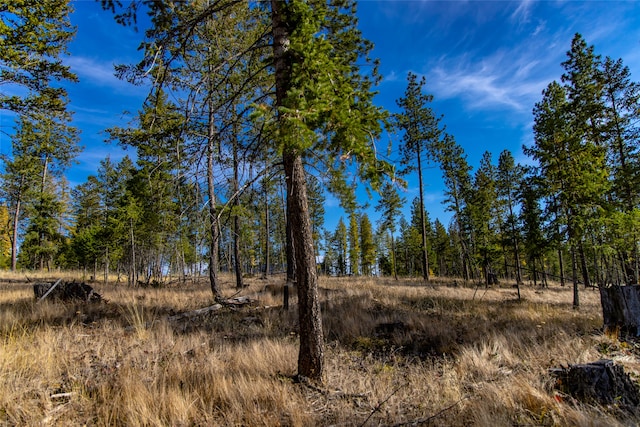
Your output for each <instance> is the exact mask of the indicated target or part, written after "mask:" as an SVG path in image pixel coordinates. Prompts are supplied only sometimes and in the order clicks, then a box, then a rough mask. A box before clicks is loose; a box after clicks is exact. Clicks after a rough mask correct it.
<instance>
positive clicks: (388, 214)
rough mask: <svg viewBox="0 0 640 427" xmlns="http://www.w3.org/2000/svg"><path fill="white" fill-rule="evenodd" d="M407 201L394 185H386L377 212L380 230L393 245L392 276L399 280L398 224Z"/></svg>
mask: <svg viewBox="0 0 640 427" xmlns="http://www.w3.org/2000/svg"><path fill="white" fill-rule="evenodd" d="M404 203H405V199H404V198H403V197H400V194H398V190H397V189H396V188H395V186H394V184H393V183H386V184H384V186H383V187H382V191H381V192H380V200H379V201H378V204H377V205H376V211H378V212H380V220H379V221H380V230H381V231H383V232H386V233H388V236H389V241H390V244H391V247H390V252H391V253H390V255H391V257H390V258H391V274H392V275H393V277H394V278H395V279H396V280H398V271H397V266H396V246H395V237H394V234H395V232H396V223H397V221H398V219H399V216H400V209H401V208H402V207H403V205H404Z"/></svg>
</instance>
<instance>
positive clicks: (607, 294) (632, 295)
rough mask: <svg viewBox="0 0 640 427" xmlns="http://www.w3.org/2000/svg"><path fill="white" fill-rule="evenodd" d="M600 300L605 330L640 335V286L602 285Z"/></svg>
mask: <svg viewBox="0 0 640 427" xmlns="http://www.w3.org/2000/svg"><path fill="white" fill-rule="evenodd" d="M600 302H601V303H602V318H603V321H604V328H605V330H607V331H610V332H613V331H615V332H621V333H623V334H625V335H631V336H634V337H637V336H638V335H640V328H639V327H640V286H638V285H631V286H611V287H607V288H605V287H600Z"/></svg>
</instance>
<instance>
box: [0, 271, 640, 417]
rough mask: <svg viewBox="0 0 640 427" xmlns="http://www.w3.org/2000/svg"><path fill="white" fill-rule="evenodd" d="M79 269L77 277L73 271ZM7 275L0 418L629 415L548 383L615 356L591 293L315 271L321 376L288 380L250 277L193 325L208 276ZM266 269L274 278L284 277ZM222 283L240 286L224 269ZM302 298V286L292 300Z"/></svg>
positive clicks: (277, 321) (271, 310) (291, 334)
mask: <svg viewBox="0 0 640 427" xmlns="http://www.w3.org/2000/svg"><path fill="white" fill-rule="evenodd" d="M76 277H77V276H76ZM3 279H5V280H4V281H2V280H0V424H1V425H83V424H86V425H98V426H103V425H104V426H107V425H109V426H112V425H123V426H166V425H172V426H180V425H185V426H186V425H230V426H239V425H242V426H278V425H286V426H289V425H291V426H311V425H341V426H359V425H368V426H373V425H441V426H449V425H453V426H467V425H477V426H503V425H505V426H507V425H508V426H511V425H593V426H597V425H603V426H604V425H628V424H633V423H637V420H633V418H631V415H629V414H627V413H624V412H622V411H621V410H619V409H617V408H615V407H611V408H603V407H598V406H590V405H585V404H581V403H579V402H576V401H574V400H572V399H571V398H569V397H567V396H561V395H559V394H558V393H557V392H555V391H554V390H553V387H552V386H553V379H552V378H551V376H550V375H549V373H548V369H549V368H552V367H559V366H566V365H568V364H573V363H581V362H589V361H595V360H598V359H600V358H603V357H607V358H613V359H615V360H617V361H618V362H619V363H622V364H623V365H624V366H625V367H626V368H627V369H628V370H630V371H631V372H633V373H635V372H637V370H638V367H640V363H639V360H640V359H639V358H638V353H637V351H636V349H635V348H634V347H632V346H629V345H626V344H624V343H619V342H618V341H617V340H615V338H614V337H610V336H605V335H603V334H602V333H601V332H600V330H601V326H602V318H601V310H600V304H599V296H598V294H597V292H594V291H584V292H583V293H582V295H581V301H582V307H581V309H580V310H573V309H572V308H571V290H570V289H569V288H560V287H559V286H556V285H552V288H550V289H533V288H530V287H525V288H524V289H523V290H522V295H523V297H524V298H523V300H522V301H517V300H516V293H515V290H514V289H512V288H511V287H504V288H499V287H494V288H491V289H484V288H479V289H476V288H474V287H471V286H468V287H466V286H461V283H459V282H458V283H454V282H453V281H448V282H445V281H440V282H438V283H436V284H435V285H433V286H424V285H422V284H421V282H419V281H415V280H406V281H403V280H401V281H394V280H388V279H363V278H361V279H357V278H349V279H346V278H322V279H321V282H320V285H321V288H322V289H321V292H320V295H321V299H322V305H323V317H324V328H325V339H326V343H327V345H326V354H325V356H326V360H325V362H326V369H325V372H326V373H325V380H324V384H323V386H322V387H321V388H318V387H315V386H310V385H305V384H299V383H296V382H294V381H293V380H292V378H293V376H294V374H295V372H296V363H297V335H296V329H297V327H296V324H297V319H296V313H295V304H292V306H291V309H290V310H289V311H288V312H283V311H282V310H281V308H280V307H278V305H279V304H281V301H280V299H281V296H280V295H271V294H269V293H264V292H261V290H262V289H263V288H264V286H265V284H266V283H267V282H265V281H262V280H259V279H250V280H248V281H249V284H250V286H249V288H247V289H246V290H244V291H243V292H242V294H243V295H253V296H255V297H257V298H259V300H260V302H259V304H258V305H257V306H254V307H245V308H243V309H240V310H231V309H222V310H220V311H218V312H215V313H213V314H210V315H207V316H202V317H198V318H195V319H193V320H191V321H190V322H188V323H184V322H171V321H169V320H168V318H169V316H171V315H173V314H176V313H180V312H185V311H190V310H193V309H196V308H200V307H203V306H207V305H209V304H211V303H212V299H211V296H210V293H209V289H208V287H207V285H206V284H205V283H202V284H200V285H194V284H185V285H181V286H174V287H171V288H163V289H132V288H127V287H126V286H124V285H119V286H115V285H113V284H111V285H107V286H104V285H101V284H94V286H95V288H96V290H97V291H98V292H99V293H101V294H102V295H103V297H104V298H106V299H107V300H108V301H109V302H108V303H106V304H93V305H87V304H81V303H77V304H72V303H67V304H63V303H59V302H49V301H43V302H42V303H36V302H35V300H34V299H33V295H32V289H31V286H29V285H28V284H26V283H21V282H19V281H18V279H13V281H12V280H10V279H6V278H3ZM277 281H278V279H276V278H274V279H270V281H269V282H268V283H277ZM223 289H224V293H225V294H226V295H232V294H234V293H235V290H234V289H233V280H232V278H231V277H228V278H223ZM292 302H293V303H294V302H295V298H292Z"/></svg>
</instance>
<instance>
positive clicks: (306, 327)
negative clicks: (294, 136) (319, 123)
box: [271, 0, 324, 381]
mask: <svg viewBox="0 0 640 427" xmlns="http://www.w3.org/2000/svg"><path fill="white" fill-rule="evenodd" d="M283 7H286V3H283V2H280V1H278V0H271V20H272V31H273V56H274V71H275V86H276V106H277V107H280V106H283V105H284V103H285V100H286V95H287V91H288V90H289V88H290V77H291V61H292V59H291V57H290V55H289V54H288V53H287V50H288V46H289V30H290V29H289V28H288V27H287V22H286V20H285V19H286V18H285V16H284V10H283V9H282V8H283ZM278 120H279V121H280V125H281V129H282V128H284V126H283V125H284V120H283V116H282V115H281V114H280V113H279V114H278ZM283 164H284V171H285V176H286V182H287V185H286V187H287V203H286V205H287V225H288V228H289V229H290V230H291V234H290V235H291V238H292V243H294V242H295V244H294V245H293V249H294V251H293V253H294V255H295V263H296V272H295V274H296V280H297V288H298V317H299V323H300V349H299V353H298V375H300V376H303V377H307V378H310V379H312V380H315V381H322V373H323V365H324V342H323V340H324V337H323V333H322V319H321V314H320V302H319V300H318V284H317V273H316V266H315V255H314V253H315V252H314V250H313V234H312V230H311V220H310V218H309V207H308V202H307V188H306V181H305V172H304V166H303V164H302V157H301V155H300V153H299V152H298V151H297V149H296V148H295V146H294V144H293V143H287V144H285V145H284V148H283ZM287 235H288V236H289V233H287ZM287 261H289V260H287Z"/></svg>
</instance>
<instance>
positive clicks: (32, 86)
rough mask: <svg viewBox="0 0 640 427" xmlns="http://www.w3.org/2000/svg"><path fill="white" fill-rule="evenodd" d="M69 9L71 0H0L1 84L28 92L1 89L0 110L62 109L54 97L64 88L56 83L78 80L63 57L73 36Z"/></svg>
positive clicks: (60, 93)
mask: <svg viewBox="0 0 640 427" xmlns="http://www.w3.org/2000/svg"><path fill="white" fill-rule="evenodd" d="M71 11H72V7H71V5H70V1H68V0H62V1H60V0H41V1H33V0H8V1H7V0H1V1H0V12H1V13H0V44H1V45H2V49H0V70H1V71H0V83H1V85H0V86H4V87H12V86H14V85H15V86H19V87H21V88H23V89H25V90H26V91H11V92H14V93H15V92H22V93H24V95H13V94H4V93H1V92H0V110H2V109H6V110H9V111H13V112H15V113H18V114H23V113H27V112H29V111H33V110H39V111H60V105H59V104H58V103H57V102H56V100H57V99H61V98H64V97H65V94H66V92H65V91H64V89H62V88H60V87H59V86H56V82H61V81H77V77H76V75H75V74H73V73H71V72H70V71H69V67H67V66H65V65H62V61H60V56H61V55H63V54H65V53H67V51H66V46H67V44H68V43H69V42H70V41H71V40H72V39H73V37H74V36H75V28H74V27H73V26H72V25H71V23H70V20H69V15H70V14H71ZM5 85H6V86H5ZM11 92H10V93H11Z"/></svg>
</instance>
